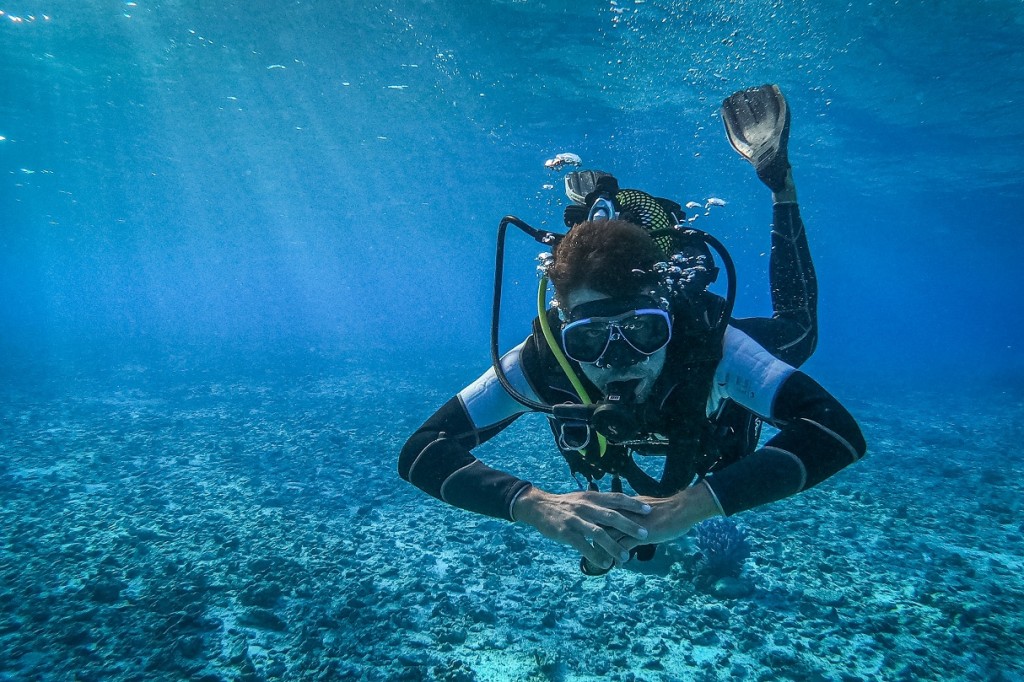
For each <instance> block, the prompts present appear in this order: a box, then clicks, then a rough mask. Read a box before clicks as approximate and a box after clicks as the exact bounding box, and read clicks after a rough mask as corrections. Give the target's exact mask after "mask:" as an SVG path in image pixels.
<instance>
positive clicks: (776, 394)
mask: <svg viewBox="0 0 1024 682" xmlns="http://www.w3.org/2000/svg"><path fill="white" fill-rule="evenodd" d="M712 398H713V401H714V400H718V401H721V400H725V399H729V400H733V401H735V402H737V403H739V404H740V405H742V406H744V407H746V408H747V409H749V410H751V411H752V412H754V413H755V414H757V415H758V416H760V417H761V418H762V419H764V420H765V421H767V422H769V423H771V424H772V425H774V426H776V427H777V428H778V429H779V433H777V434H776V435H775V436H774V437H772V438H771V439H770V440H769V441H768V442H767V443H765V445H764V447H762V448H760V449H758V450H756V451H755V452H753V453H751V454H750V455H748V456H747V457H744V458H743V459H741V460H739V461H737V462H734V463H733V464H730V465H729V466H727V467H725V468H724V469H721V470H719V471H715V472H713V473H711V474H710V475H709V476H708V477H707V478H706V479H705V480H706V483H707V485H708V487H709V488H710V490H711V492H712V494H713V495H714V497H715V499H716V501H717V502H718V505H719V507H720V509H721V511H722V513H723V514H725V515H727V516H728V515H731V514H735V513H737V512H741V511H745V510H747V509H751V508H753V507H757V506H760V505H763V504H768V503H770V502H775V501H777V500H781V499H783V498H786V497H789V496H790V495H795V494H796V493H799V492H802V491H804V490H807V489H808V488H810V487H812V486H814V485H817V484H818V483H820V482H821V481H824V480H825V479H826V478H828V477H829V476H831V475H833V474H835V473H836V472H837V471H839V470H840V469H842V468H843V467H845V466H847V465H849V464H852V463H853V462H856V461H857V460H858V459H860V458H861V457H863V456H864V453H865V451H866V448H867V446H866V444H865V442H864V438H863V436H862V435H861V432H860V428H859V427H858V426H857V422H856V421H855V420H854V418H853V417H852V416H851V415H850V413H849V412H847V410H846V408H844V407H843V406H842V405H841V404H840V403H839V401H838V400H836V399H835V398H834V397H832V395H830V394H829V393H828V391H826V390H825V389H824V388H822V387H821V386H820V385H818V384H817V382H815V381H814V380H813V379H811V378H810V377H809V376H807V375H806V374H804V373H803V372H800V371H798V370H796V369H794V368H792V367H790V366H789V365H786V364H785V363H783V362H781V361H780V360H778V359H776V358H775V357H774V356H772V355H771V354H770V353H768V351H766V350H765V349H764V348H762V347H761V346H759V345H758V344H757V343H755V342H754V341H753V340H752V339H751V338H750V337H749V336H747V335H746V334H744V333H743V332H741V331H738V330H736V329H732V328H730V329H729V330H728V332H727V333H726V348H725V354H724V356H723V359H722V362H721V363H720V364H719V368H718V371H717V372H716V374H715V386H714V390H713V394H712Z"/></svg>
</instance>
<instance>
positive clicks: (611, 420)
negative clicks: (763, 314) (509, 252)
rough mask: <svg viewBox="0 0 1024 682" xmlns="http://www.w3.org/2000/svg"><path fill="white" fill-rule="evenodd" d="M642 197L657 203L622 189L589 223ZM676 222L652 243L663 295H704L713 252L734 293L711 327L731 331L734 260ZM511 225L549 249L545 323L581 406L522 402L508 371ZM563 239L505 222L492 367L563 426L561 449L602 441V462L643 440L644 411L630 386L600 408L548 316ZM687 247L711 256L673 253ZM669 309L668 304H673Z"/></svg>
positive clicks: (541, 306) (540, 291)
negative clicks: (504, 347)
mask: <svg viewBox="0 0 1024 682" xmlns="http://www.w3.org/2000/svg"><path fill="white" fill-rule="evenodd" d="M620 197H621V199H620ZM637 197H642V198H645V199H644V200H645V201H646V200H651V201H653V198H652V197H650V195H648V194H646V193H644V192H639V191H638V190H623V191H622V192H618V193H617V194H615V195H612V196H610V197H609V196H599V197H597V198H596V200H595V201H594V202H593V205H592V208H591V212H590V213H591V215H590V216H589V217H590V219H591V220H594V219H601V218H604V219H609V218H615V217H618V215H619V211H618V204H620V201H621V200H626V201H625V203H633V204H635V202H633V201H630V200H631V199H634V198H637ZM641 208H642V209H643V210H648V209H650V207H649V206H642V207H641ZM635 213H636V209H634V215H635ZM595 214H597V215H595ZM661 214H663V215H665V216H668V214H667V212H665V211H664V210H661ZM659 217H660V216H659ZM674 218H676V217H675V216H671V218H669V219H667V220H662V221H660V222H661V225H664V227H660V228H659V229H653V230H650V231H649V232H650V235H651V237H652V239H654V240H655V243H657V244H658V245H659V247H661V248H662V251H663V253H664V254H665V255H666V260H665V261H664V262H659V263H657V264H655V267H654V272H655V274H656V275H657V276H658V279H659V280H660V282H661V285H662V289H663V290H664V292H665V294H666V295H667V296H668V297H669V298H675V299H678V298H679V297H684V298H689V297H692V296H693V295H694V293H695V292H696V291H698V290H699V291H703V290H704V288H706V286H707V285H708V284H709V283H710V282H711V281H713V280H714V279H715V276H716V275H717V269H716V268H714V264H713V263H711V262H709V261H710V250H709V249H712V250H714V251H715V252H716V253H717V254H718V255H719V257H720V259H721V262H722V264H723V266H724V269H725V271H726V275H727V287H728V291H727V294H726V297H725V305H724V306H723V307H722V308H721V313H720V315H719V317H718V319H717V321H716V322H715V323H714V324H713V325H712V328H715V329H719V328H724V325H727V324H728V322H729V320H730V319H731V316H732V309H733V305H734V303H735V297H736V272H735V267H734V265H733V262H732V258H731V257H730V256H729V253H728V251H727V250H726V249H725V247H724V246H723V245H722V243H721V242H719V241H718V240H717V239H715V238H714V237H712V236H711V235H709V234H707V233H706V232H703V231H701V230H697V229H693V228H689V227H684V226H683V225H682V224H681V223H682V221H681V220H678V219H674ZM655 224H657V223H655ZM509 225H513V226H515V227H516V228H518V229H519V230H520V231H522V232H523V233H525V234H526V235H528V236H529V237H531V238H532V239H534V240H535V241H537V242H538V243H539V244H542V245H544V246H545V247H548V248H549V249H550V251H549V252H545V253H542V254H541V255H540V257H539V258H540V260H541V265H540V267H539V268H538V270H539V272H540V283H539V285H538V288H537V316H538V322H539V326H540V329H541V333H542V335H543V336H544V340H545V343H546V344H547V346H548V348H549V349H550V351H551V353H552V355H553V356H554V358H555V360H556V362H557V363H558V365H559V367H560V368H561V369H562V371H563V372H564V373H565V376H566V378H567V379H568V381H569V383H570V384H571V385H572V387H573V390H575V391H576V393H577V395H578V397H579V399H580V403H562V404H557V405H548V404H546V403H543V402H539V401H537V400H533V399H531V398H529V397H527V396H525V395H523V394H522V393H521V392H520V391H519V390H518V389H516V388H515V386H513V385H512V383H511V382H510V381H509V379H508V377H507V376H506V374H505V371H504V369H503V368H502V366H501V355H500V353H499V343H498V342H499V329H500V325H501V291H502V283H503V275H504V259H505V239H506V235H507V231H508V226H509ZM564 236H565V235H564V234H559V233H555V232H550V231H547V230H539V229H537V228H534V227H532V226H530V225H529V224H527V223H526V222H525V221H523V220H521V219H519V218H517V217H515V216H512V215H507V216H505V217H504V218H502V220H501V222H500V223H499V224H498V234H497V247H496V254H495V268H494V300H493V306H492V312H491V363H492V365H493V367H494V373H495V375H496V377H497V379H498V382H499V383H500V384H501V386H502V387H503V388H504V389H505V390H506V391H507V392H508V394H509V395H510V396H511V397H512V398H513V399H514V400H516V401H517V402H519V403H520V404H522V405H523V406H524V407H526V408H528V409H530V410H533V411H536V412H542V413H544V414H547V415H549V416H550V417H552V418H553V419H554V420H555V421H556V422H557V423H558V425H559V431H558V441H559V447H561V448H563V449H566V450H578V451H579V452H580V453H581V454H584V455H585V451H586V449H587V447H588V446H589V445H590V443H591V442H592V441H593V440H594V439H595V438H596V441H597V444H598V453H599V456H600V457H603V456H604V454H605V452H606V449H607V444H608V442H609V439H611V442H614V443H627V442H629V441H630V440H635V439H637V438H638V437H639V436H640V435H641V434H640V433H639V429H640V423H641V420H640V419H639V418H638V417H637V416H636V415H637V408H638V406H637V405H636V404H635V401H634V400H633V398H632V396H631V395H629V393H630V391H629V389H630V387H631V385H632V384H631V382H620V383H619V384H611V385H609V387H608V388H609V389H610V390H608V391H607V392H608V395H607V396H606V397H605V398H604V399H603V400H601V401H600V402H596V403H595V402H594V400H593V399H592V398H591V396H590V395H589V393H588V391H587V390H586V388H585V387H584V385H583V382H582V380H581V379H580V377H579V375H578V374H577V371H576V369H575V368H574V366H573V364H572V362H571V361H570V360H569V358H567V357H566V355H565V353H564V352H563V350H562V348H561V346H560V344H559V342H558V339H557V338H556V335H555V332H554V331H553V330H552V329H551V325H550V323H549V320H548V314H547V313H548V303H547V298H548V297H547V294H548V277H547V266H548V265H550V264H551V263H552V262H553V260H554V258H553V252H554V249H555V247H556V246H557V245H558V243H559V242H560V241H561V240H562V238H563V237H564ZM680 244H683V245H694V244H698V245H699V246H700V247H701V250H703V251H705V252H706V254H707V256H706V257H704V254H703V253H701V254H698V255H697V256H693V255H684V252H683V251H679V252H673V250H674V249H675V248H676V247H677V246H679V245H680ZM670 249H673V250H670ZM667 305H668V301H667V300H666V306H667Z"/></svg>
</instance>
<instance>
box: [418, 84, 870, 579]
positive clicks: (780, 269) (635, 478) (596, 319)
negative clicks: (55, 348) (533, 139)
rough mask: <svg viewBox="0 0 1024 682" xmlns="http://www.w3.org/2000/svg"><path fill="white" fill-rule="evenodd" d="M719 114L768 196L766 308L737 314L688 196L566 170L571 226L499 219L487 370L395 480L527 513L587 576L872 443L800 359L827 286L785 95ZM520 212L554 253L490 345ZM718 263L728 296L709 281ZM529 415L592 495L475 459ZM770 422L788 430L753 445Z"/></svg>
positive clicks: (764, 93) (465, 504)
mask: <svg viewBox="0 0 1024 682" xmlns="http://www.w3.org/2000/svg"><path fill="white" fill-rule="evenodd" d="M722 118H723V121H724V123H725V128H726V133H727V135H728V138H729V141H730V143H731V144H732V146H733V147H734V148H735V149H736V151H738V152H739V153H740V154H741V155H742V156H743V157H744V158H745V159H746V160H747V161H749V162H750V163H751V164H752V165H753V166H754V167H755V170H756V171H757V175H758V177H759V178H760V179H761V181H762V182H763V183H764V184H765V185H767V186H768V188H769V189H770V190H771V191H772V197H773V204H774V206H773V223H772V231H771V243H772V249H771V260H770V280H771V295H772V307H773V315H772V317H771V318H748V319H734V318H733V317H732V307H733V302H734V300H735V294H736V281H735V280H736V277H735V271H734V268H733V267H732V261H731V259H730V258H729V256H728V252H727V251H726V250H725V248H724V247H723V246H722V245H721V243H720V242H718V240H716V239H715V238H714V237H712V236H711V235H708V234H706V233H704V232H702V231H700V230H696V229H693V228H692V227H689V226H688V224H687V222H686V218H685V214H684V212H683V211H682V207H681V206H680V205H679V204H677V203H675V202H673V201H670V200H667V199H662V198H657V197H653V196H651V195H649V194H647V193H645V192H642V191H639V190H632V189H620V188H619V186H618V182H617V181H616V179H615V178H614V177H612V176H611V175H609V174H607V173H602V172H598V171H574V172H572V173H570V174H569V175H568V176H567V177H566V193H567V194H568V196H569V198H570V199H571V200H572V201H573V204H572V205H571V206H569V207H568V208H566V211H565V224H566V226H567V227H568V228H569V231H568V233H566V234H564V235H561V234H555V233H551V232H545V231H542V230H536V229H534V228H532V227H530V226H529V225H526V224H525V223H523V222H522V221H520V220H518V219H517V218H514V217H512V216H507V217H506V218H505V219H504V220H503V221H502V223H501V225H500V226H499V237H498V261H497V263H498V265H497V268H496V273H495V284H496V286H495V299H494V311H493V322H492V331H491V348H492V367H491V369H489V370H488V371H487V372H486V373H485V374H483V376H481V377H480V378H479V379H477V380H476V381H475V382H473V383H472V384H470V385H469V386H467V387H466V388H464V389H463V390H462V391H460V392H459V393H458V395H456V396H454V397H453V398H451V399H450V400H449V401H448V402H447V403H445V404H444V405H443V406H442V407H441V408H440V409H439V410H438V411H437V412H436V413H435V414H434V415H433V416H431V417H430V418H429V419H427V421H426V422H425V423H424V424H423V425H422V426H421V427H420V428H419V429H418V430H417V431H416V432H415V433H414V434H413V435H412V436H411V437H410V438H409V440H408V442H407V443H406V444H405V446H404V447H403V449H402V452H401V454H400V456H399V462H398V470H399V475H400V476H401V477H402V478H403V479H405V480H406V481H409V482H410V483H412V484H413V485H415V486H416V487H418V488H420V489H421V490H423V491H424V492H426V493H428V494H430V495H432V496H434V497H436V498H438V499H440V500H442V501H444V502H447V503H448V504H451V505H454V506H456V507H460V508H462V509H466V510H469V511H473V512H476V513H479V514H484V515H488V516H493V517H496V518H500V519H506V520H509V521H518V522H522V523H526V524H528V525H530V526H533V527H534V528H536V529H537V530H538V531H539V532H540V533H541V534H542V535H544V536H546V537H548V538H550V539H553V540H556V541H558V542H561V543H563V544H567V545H569V546H571V547H573V548H575V549H576V550H577V551H579V552H580V554H581V555H582V559H581V563H580V565H581V569H582V570H583V572H584V573H586V574H588V575H601V574H603V573H606V572H607V571H609V570H611V568H613V567H614V566H616V565H621V564H622V563H625V562H626V561H628V560H629V559H630V558H632V557H634V556H635V557H637V558H638V559H641V560H644V559H649V558H651V557H652V556H653V555H654V547H655V545H656V544H657V543H661V542H665V541H668V540H671V539H673V538H676V537H679V536H681V535H683V534H684V533H686V532H687V531H688V530H689V529H690V528H691V527H692V526H693V525H694V524H696V523H698V522H700V521H702V520H705V519H707V518H711V517H713V516H719V515H725V516H729V515H733V514H736V513H738V512H741V511H745V510H748V509H751V508H754V507H757V506H760V505H764V504H768V503H771V502H775V501H778V500H781V499H783V498H786V497H789V496H791V495H794V494H796V493H799V492H802V491H803V490H806V489H808V488H810V487H811V486H814V485H816V484H818V483H820V482H821V481H823V480H825V479H826V478H828V477H829V476H831V475H833V474H835V473H836V472H837V471H839V470H840V469H842V468H843V467H845V466H847V465H848V464H851V463H852V462H855V461H857V460H858V459H860V458H861V457H862V456H863V455H864V453H865V450H866V445H865V442H864V439H863V437H862V435H861V432H860V429H859V427H858V425H857V423H856V421H855V420H854V419H853V417H852V416H851V415H850V414H849V412H847V410H846V409H845V408H844V407H843V406H842V405H841V404H840V403H839V402H838V401H837V400H836V399H835V398H834V397H833V396H832V395H830V394H829V393H828V392H827V391H826V390H825V389H824V388H822V387H821V386H820V385H819V384H817V383H816V382H815V381H814V380H813V379H811V378H810V377H809V376H807V375H806V374H804V373H803V372H801V371H800V370H799V369H797V368H798V367H799V366H800V365H801V364H803V363H804V361H806V360H807V358H808V357H810V355H811V353H812V352H813V351H814V348H815V344H816V342H817V313H816V308H817V283H816V279H815V274H814V268H813V265H812V263H811V258H810V251H809V248H808V244H807V237H806V234H805V233H804V227H803V223H802V222H801V219H800V214H799V209H798V207H797V198H796V186H795V184H794V182H793V176H792V172H791V168H790V164H789V160H788V155H787V144H788V139H789V124H790V113H789V108H788V105H787V102H786V100H785V98H784V97H783V95H782V93H781V91H780V90H779V88H778V86H775V85H764V86H759V87H755V88H749V89H747V90H743V91H740V92H737V93H735V94H733V95H731V96H730V97H729V98H727V99H726V100H725V101H724V102H723V105H722ZM509 225H512V226H514V227H518V228H519V229H521V230H523V231H524V232H526V233H527V234H530V235H531V236H533V237H534V238H535V239H537V241H539V242H541V243H543V244H545V245H546V246H550V247H552V252H551V253H550V254H547V253H546V254H542V258H541V267H540V270H541V273H542V277H541V287H540V291H539V292H538V316H537V318H536V319H535V320H534V322H533V331H532V333H531V334H530V336H529V337H528V338H527V339H526V340H525V341H524V342H523V343H521V344H519V345H518V346H516V347H515V348H513V349H512V350H511V351H509V352H508V353H506V354H505V355H504V356H501V357H499V354H498V341H497V339H498V324H499V316H500V312H499V310H500V299H501V288H500V285H501V274H502V262H503V245H504V231H505V229H506V228H507V227H508V226H509ZM713 251H714V252H715V253H717V254H718V257H719V259H720V261H721V264H722V268H719V266H718V265H717V262H716V260H715V256H714V254H713ZM723 268H724V270H725V274H726V277H727V280H728V293H727V294H726V295H725V296H724V297H723V296H719V295H717V294H715V293H712V292H711V291H709V290H708V287H709V285H710V284H711V283H712V282H714V281H716V280H717V278H718V276H719V274H720V271H721V270H722V269H723ZM548 281H550V282H551V283H552V284H553V285H554V289H555V296H554V299H553V300H552V301H551V304H550V307H547V303H546V292H547V282H548ZM530 411H540V412H543V413H545V414H546V415H547V416H548V419H549V423H550V425H551V428H552V431H553V433H554V436H555V441H556V443H557V445H558V448H559V450H560V452H561V453H562V455H563V457H564V458H565V460H566V461H567V463H568V464H569V468H570V471H571V472H572V474H573V476H574V477H575V478H576V480H577V482H578V483H579V484H580V488H581V490H579V491H575V492H570V493H553V492H549V491H545V490H542V489H540V488H539V487H536V486H534V485H532V484H531V483H529V482H527V481H525V480H522V479H520V478H518V477H516V476H513V475H512V474H509V473H506V472H503V471H499V470H497V469H494V468H491V467H489V466H487V465H486V464H484V463H483V462H482V461H480V460H479V459H477V458H476V457H475V456H474V455H473V454H472V452H471V450H472V448H475V447H477V446H478V445H480V444H481V443H483V442H484V441H486V440H488V439H490V438H492V437H494V436H495V435H496V434H498V433H499V432H500V431H502V430H503V429H504V428H506V427H507V426H508V425H509V424H511V423H512V422H513V421H514V420H515V419H517V418H518V417H519V416H520V415H522V414H524V413H526V412H530ZM762 422H767V423H769V424H771V425H772V426H774V427H776V428H777V429H778V433H777V434H775V435H774V436H772V437H771V438H770V439H768V440H767V442H766V443H765V444H764V445H763V446H761V447H760V448H759V447H758V442H759V437H760V427H761V424H762ZM648 455H653V456H659V457H664V460H665V461H664V468H663V470H662V473H661V475H660V476H658V477H655V476H653V475H651V474H649V473H647V471H645V469H644V468H642V467H641V466H640V465H639V464H637V462H636V460H635V457H636V456H648ZM606 476H607V477H609V479H610V481H609V484H608V486H607V490H605V491H602V490H601V489H600V487H599V485H598V481H601V480H602V479H604V478H605V477H606ZM581 478H582V479H585V481H586V486H585V488H586V489H585V490H583V489H582V488H584V485H583V484H582V483H580V481H581ZM623 481H625V482H626V483H628V484H629V486H630V487H631V488H632V490H633V491H634V492H635V493H636V495H635V496H633V495H628V494H626V493H625V492H624V486H623Z"/></svg>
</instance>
